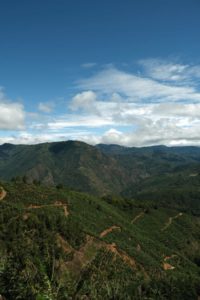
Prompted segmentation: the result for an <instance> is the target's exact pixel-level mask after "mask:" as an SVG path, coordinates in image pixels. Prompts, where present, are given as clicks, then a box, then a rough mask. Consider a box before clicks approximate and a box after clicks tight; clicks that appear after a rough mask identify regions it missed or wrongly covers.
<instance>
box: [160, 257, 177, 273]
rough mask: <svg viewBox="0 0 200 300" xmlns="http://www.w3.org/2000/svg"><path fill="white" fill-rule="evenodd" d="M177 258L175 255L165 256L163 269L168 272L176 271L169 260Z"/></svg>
mask: <svg viewBox="0 0 200 300" xmlns="http://www.w3.org/2000/svg"><path fill="white" fill-rule="evenodd" d="M176 256H177V255H175V254H173V255H171V256H165V257H164V262H163V269H164V270H165V271H167V270H174V269H175V267H174V266H172V265H171V264H169V262H168V260H170V259H172V258H174V257H176Z"/></svg>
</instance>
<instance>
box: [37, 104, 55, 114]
mask: <svg viewBox="0 0 200 300" xmlns="http://www.w3.org/2000/svg"><path fill="white" fill-rule="evenodd" d="M53 108H54V103H53V102H45V103H44V102H40V103H39V104H38V109H39V110H40V111H41V112H44V113H51V112H52V111H53Z"/></svg>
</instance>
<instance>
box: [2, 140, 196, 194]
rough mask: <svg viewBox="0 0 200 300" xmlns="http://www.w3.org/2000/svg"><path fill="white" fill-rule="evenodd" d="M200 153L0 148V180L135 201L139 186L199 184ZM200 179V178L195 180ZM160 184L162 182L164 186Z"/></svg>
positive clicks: (61, 145) (62, 145) (75, 146)
mask: <svg viewBox="0 0 200 300" xmlns="http://www.w3.org/2000/svg"><path fill="white" fill-rule="evenodd" d="M199 171H200V148H199V147H166V146H152V147H143V148H135V147H130V148H129V147H123V146H119V145H105V144H99V145H96V146H91V145H88V144H86V143H83V142H79V141H66V142H55V143H43V144H37V145H12V144H4V145H1V146H0V178H1V179H4V180H11V179H13V178H16V177H23V178H25V180H26V182H28V183H32V182H34V181H37V182H41V183H42V184H45V185H58V184H62V185H64V186H66V187H68V188H70V189H75V190H79V191H82V192H89V193H92V194H95V195H100V196H103V195H107V194H115V195H123V196H126V197H129V196H130V197H133V196H134V195H135V193H136V192H138V191H139V189H141V188H142V186H141V185H143V184H145V186H147V185H148V182H151V183H152V182H156V183H158V180H159V184H161V185H165V183H166V182H169V181H170V182H173V181H175V182H176V181H177V178H179V180H181V178H182V179H183V178H184V179H187V180H190V181H191V180H193V181H194V180H197V178H198V176H197V175H198V174H199ZM195 177H197V178H195ZM161 178H163V180H162V183H161Z"/></svg>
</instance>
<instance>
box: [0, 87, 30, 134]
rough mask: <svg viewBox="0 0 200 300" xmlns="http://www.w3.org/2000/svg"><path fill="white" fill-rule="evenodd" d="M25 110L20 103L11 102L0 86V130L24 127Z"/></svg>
mask: <svg viewBox="0 0 200 300" xmlns="http://www.w3.org/2000/svg"><path fill="white" fill-rule="evenodd" d="M24 122H25V112H24V107H23V105H22V104H21V103H17V102H11V101H10V100H8V99H7V97H6V96H5V94H4V92H3V89H2V88H0V130H22V129H24V126H25V125H24Z"/></svg>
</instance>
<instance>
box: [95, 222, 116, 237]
mask: <svg viewBox="0 0 200 300" xmlns="http://www.w3.org/2000/svg"><path fill="white" fill-rule="evenodd" d="M113 230H119V231H121V227H119V226H115V225H114V226H111V227H109V228H107V229H105V230H104V231H102V232H101V233H100V235H99V237H100V238H103V237H105V236H106V235H107V234H109V233H110V232H112V231H113Z"/></svg>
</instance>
